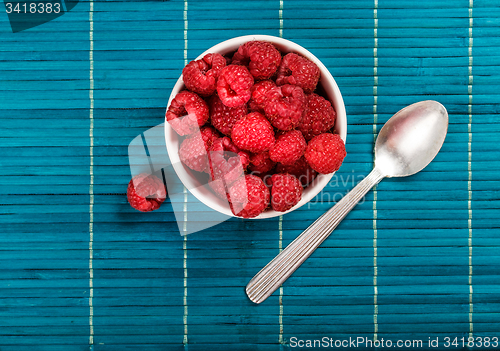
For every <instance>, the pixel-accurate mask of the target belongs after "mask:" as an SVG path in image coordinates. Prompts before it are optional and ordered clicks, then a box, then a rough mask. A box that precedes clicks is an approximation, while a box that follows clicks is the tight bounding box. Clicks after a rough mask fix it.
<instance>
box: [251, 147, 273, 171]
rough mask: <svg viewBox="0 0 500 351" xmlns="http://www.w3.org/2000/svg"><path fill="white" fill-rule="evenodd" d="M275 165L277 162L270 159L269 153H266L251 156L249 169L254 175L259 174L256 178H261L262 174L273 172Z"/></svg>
mask: <svg viewBox="0 0 500 351" xmlns="http://www.w3.org/2000/svg"><path fill="white" fill-rule="evenodd" d="M275 165H276V162H273V161H272V160H271V159H270V158H269V152H267V151H266V152H261V153H260V154H252V155H251V156H250V166H248V169H249V170H250V171H252V173H254V172H255V173H257V174H255V175H256V176H260V175H261V174H264V173H267V172H269V171H271V170H272V169H273V168H274V166H275Z"/></svg>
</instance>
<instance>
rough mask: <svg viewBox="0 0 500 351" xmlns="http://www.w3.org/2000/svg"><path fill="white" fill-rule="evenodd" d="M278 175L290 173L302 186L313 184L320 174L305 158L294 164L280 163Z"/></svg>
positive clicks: (277, 167)
mask: <svg viewBox="0 0 500 351" xmlns="http://www.w3.org/2000/svg"><path fill="white" fill-rule="evenodd" d="M276 173H290V174H292V175H294V176H295V177H297V179H298V180H299V181H300V183H301V184H302V186H306V185H308V184H309V183H311V182H312V181H313V180H314V178H315V177H316V175H317V174H318V173H317V172H316V171H315V170H314V169H312V168H311V166H309V164H308V163H307V161H306V159H305V158H304V156H302V157H301V158H299V159H298V160H297V161H296V162H295V163H294V164H291V165H286V166H285V165H282V164H281V163H278V165H277V166H276Z"/></svg>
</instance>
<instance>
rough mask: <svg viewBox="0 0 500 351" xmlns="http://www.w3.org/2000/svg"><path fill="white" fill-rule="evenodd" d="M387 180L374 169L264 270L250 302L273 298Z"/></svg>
mask: <svg viewBox="0 0 500 351" xmlns="http://www.w3.org/2000/svg"><path fill="white" fill-rule="evenodd" d="M384 177H385V175H384V174H383V173H382V172H381V171H380V170H379V169H378V168H376V167H375V168H374V169H373V170H372V171H371V173H370V174H369V175H368V176H367V177H366V178H365V179H363V180H362V181H361V182H359V183H358V185H356V186H355V187H354V188H353V189H352V190H351V191H350V192H349V193H348V194H347V195H346V196H344V197H343V198H342V199H341V200H340V201H339V202H338V203H337V204H336V205H335V206H333V207H332V208H331V209H329V210H328V211H327V212H326V213H325V214H323V215H322V216H321V217H319V218H318V219H317V220H316V221H315V222H314V223H313V224H311V225H310V226H309V227H308V228H307V229H306V230H305V231H304V232H303V233H302V234H300V235H299V236H298V237H297V238H296V239H295V240H294V241H292V242H291V243H290V245H288V246H287V247H286V248H285V249H284V250H283V251H282V252H281V253H280V254H279V255H278V256H276V257H275V258H274V259H273V260H272V261H271V262H269V263H268V264H267V266H265V267H264V268H262V270H261V271H260V272H259V273H257V274H256V275H255V276H254V277H253V278H252V280H250V282H249V283H248V285H247V287H246V293H247V295H248V297H249V298H250V300H252V301H253V302H255V303H261V302H262V301H264V300H265V299H267V298H268V297H269V296H271V294H272V293H273V292H274V291H275V290H276V289H277V288H278V287H279V286H280V285H281V284H283V282H284V281H285V280H287V279H288V277H290V276H291V275H292V273H293V272H295V270H296V269H297V268H298V267H299V266H300V265H301V264H302V263H303V262H304V261H305V260H306V259H307V258H308V257H309V256H310V255H311V254H312V253H313V252H314V250H316V248H317V247H318V246H319V245H321V243H322V242H323V241H324V240H325V239H326V238H327V237H328V236H329V235H330V234H331V233H332V232H333V230H334V229H335V228H336V227H337V226H338V225H339V223H340V222H341V221H342V220H343V219H344V218H345V216H347V214H348V213H349V212H350V211H351V210H352V209H353V208H354V206H356V204H357V203H358V202H359V200H361V198H362V197H363V196H365V194H366V193H367V192H368V191H370V189H371V188H373V186H375V185H376V184H378V183H379V182H380V181H381V180H382V179H383V178H384Z"/></svg>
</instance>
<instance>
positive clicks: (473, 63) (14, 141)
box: [0, 0, 500, 351]
mask: <svg viewBox="0 0 500 351" xmlns="http://www.w3.org/2000/svg"><path fill="white" fill-rule="evenodd" d="M3 8H4V7H3V6H0V10H2V11H3ZM247 34H268V35H274V36H282V37H284V38H286V39H289V40H292V41H294V42H296V43H298V44H300V45H302V46H304V47H305V48H307V49H308V50H310V51H311V52H312V53H313V54H314V55H316V56H317V57H318V58H319V59H321V60H322V61H323V62H324V64H325V65H326V66H327V67H328V69H329V70H330V72H331V73H332V75H333V76H334V77H335V79H336V81H337V83H338V85H339V87H340V90H341V92H342V94H343V97H344V100H345V105H346V110H347V116H348V136H347V152H348V156H347V157H346V159H345V162H344V164H343V166H342V168H341V169H340V170H339V171H338V172H337V177H336V178H334V179H337V180H338V181H337V182H332V183H330V184H329V185H328V187H327V188H326V189H325V190H324V192H323V194H322V195H321V196H320V197H318V198H317V199H315V200H314V201H313V202H312V203H311V204H310V205H306V206H304V207H302V208H300V209H299V210H297V211H295V212H293V213H291V214H287V215H285V216H283V218H282V219H281V220H280V219H279V218H274V219H269V220H242V219H232V220H230V221H227V222H224V223H221V224H219V225H217V226H214V227H212V228H210V229H207V230H205V231H203V232H199V233H195V234H191V235H188V236H186V237H183V236H181V235H179V229H178V226H177V223H176V222H175V218H174V214H173V211H172V205H171V203H169V202H166V203H165V204H164V205H163V206H162V207H161V209H160V210H158V211H156V212H153V213H147V214H144V213H139V212H136V211H134V210H133V209H132V208H130V206H129V205H128V203H127V200H126V197H125V192H126V187H127V184H128V181H129V180H130V169H129V164H128V151H127V150H128V145H129V143H130V142H131V141H132V140H133V139H134V138H135V137H136V136H138V135H140V134H141V133H142V132H144V131H146V130H148V129H149V128H152V127H154V126H156V125H158V124H160V123H162V122H163V118H164V111H165V107H166V104H167V101H168V97H169V95H170V91H171V89H172V87H173V85H174V84H175V81H176V80H177V78H178V77H179V75H180V73H181V70H182V68H183V66H184V64H185V62H186V60H187V61H189V60H192V59H194V58H195V57H197V56H198V55H199V54H200V53H201V52H203V51H204V50H206V49H207V48H209V47H211V46H213V45H215V44H217V43H219V42H221V41H223V40H226V39H229V38H232V37H236V36H240V35H247ZM0 39H1V40H0V67H1V73H0V126H1V131H2V133H1V135H0V155H1V156H0V175H1V177H0V185H1V186H0V192H1V196H0V203H1V207H0V228H1V229H0V267H1V270H0V350H1V351H25V350H26V351H28V350H29V351H33V350H50V351H71V350H106V351H108V350H109V351H121V350H138V351H142V350H144V351H153V350H168V351H170V350H188V349H189V350H191V351H196V350H203V351H211V350H252V351H259V350H266V351H267V350H273V351H274V350H287V349H290V350H291V349H299V347H298V346H299V345H298V343H297V342H298V341H299V340H303V341H304V340H308V339H309V340H313V339H320V338H323V337H327V338H331V339H332V340H334V341H335V340H341V341H342V340H347V339H349V337H351V338H357V337H363V338H367V339H368V340H370V341H372V340H379V341H380V340H381V339H384V340H391V341H393V342H394V343H396V341H397V340H403V341H405V340H423V347H422V348H420V349H425V346H428V340H429V338H431V340H437V341H438V345H437V347H436V348H433V349H442V350H449V349H455V350H458V349H465V348H466V347H467V345H466V344H467V339H468V338H469V337H473V338H476V339H477V338H482V339H483V346H481V347H480V345H479V344H478V343H476V342H475V343H474V344H473V347H471V349H495V348H494V347H493V346H494V341H493V339H494V338H495V337H496V338H498V337H500V297H499V296H500V295H499V294H500V284H499V281H500V254H499V247H500V211H499V209H500V178H499V177H500V146H499V145H500V123H499V122H498V121H499V118H500V116H499V113H500V107H499V106H500V105H499V97H500V95H499V87H500V83H499V82H500V80H499V78H500V74H499V70H498V68H499V66H500V4H499V3H498V1H494V0H470V1H469V0H458V1H457V0H432V1H431V0H421V1H401V0H370V1H368V0H358V1H347V0H338V1H325V0H313V1H297V0H281V1H280V0H273V1H241V0H234V1H231V2H226V1H215V2H211V1H201V0H185V1H179V0H175V1H174V0H171V1H144V2H139V1H93V2H92V1H90V2H89V0H85V1H80V2H79V3H78V4H77V5H76V6H75V7H74V9H72V10H71V11H70V12H68V13H66V14H64V15H63V16H61V17H58V18H57V19H55V20H53V21H51V22H48V23H45V24H42V25H39V26H37V27H34V28H31V29H27V30H24V31H21V32H18V33H13V32H12V30H11V27H10V24H9V21H8V17H7V15H6V14H5V13H3V12H2V14H0ZM427 99H433V100H437V101H439V102H441V103H442V104H443V105H444V106H445V107H446V108H447V109H448V112H449V118H450V125H449V131H448V136H447V138H446V141H445V144H444V146H443V148H442V150H441V152H440V153H439V154H438V156H437V157H436V159H435V161H434V162H432V163H431V164H430V165H429V166H428V167H427V168H426V169H425V170H424V171H422V172H421V173H419V174H417V175H415V176H412V177H410V178H404V179H387V180H384V181H383V182H382V183H380V185H379V186H378V187H377V189H376V192H370V193H369V194H368V195H367V196H366V197H365V199H364V200H363V201H362V203H360V204H359V205H358V206H357V207H356V208H355V210H354V211H352V212H351V213H350V214H349V215H348V217H347V218H346V219H345V220H344V221H343V222H342V224H341V225H340V226H339V227H338V228H337V229H336V230H335V232H334V233H333V235H332V236H331V237H330V238H328V239H327V240H326V241H325V242H324V243H323V245H322V246H321V248H320V249H318V250H317V251H316V252H315V253H314V254H313V255H312V256H311V257H310V258H309V259H308V260H307V262H305V263H304V264H303V265H302V267H301V268H300V269H299V270H297V271H296V273H295V274H294V275H293V276H292V277H291V278H290V279H289V280H288V281H287V282H286V283H285V284H284V285H283V287H282V288H281V289H279V290H278V291H277V292H276V293H275V294H274V295H273V296H271V297H270V298H269V299H268V300H266V301H265V302H264V303H262V304H261V305H255V304H253V303H252V302H250V301H249V300H248V298H247V297H246V295H245V292H244V286H245V285H246V284H247V282H248V281H249V280H250V279H251V277H252V276H253V275H254V274H255V273H257V272H258V271H259V270H260V269H261V268H262V267H263V266H264V265H265V264H267V263H268V261H269V260H270V259H271V258H273V257H274V256H275V255H276V254H277V253H278V252H279V249H280V248H284V247H285V246H286V245H287V244H288V243H289V242H291V240H293V239H294V238H295V237H296V236H297V235H298V234H300V233H301V232H302V231H303V230H304V229H305V228H306V227H307V226H308V225H309V224H310V223H312V221H313V220H314V219H316V218H317V217H318V216H319V215H320V214H322V213H323V212H324V211H325V210H327V209H328V208H330V207H331V206H332V205H333V204H334V203H335V201H338V200H339V199H340V198H341V196H342V195H343V194H345V193H346V191H348V190H349V189H351V188H352V187H353V186H354V185H355V184H356V182H357V181H359V179H361V177H363V176H364V175H367V174H368V173H369V171H370V170H371V168H372V163H373V154H372V150H373V144H374V137H375V136H376V134H377V133H378V130H380V128H381V127H382V125H383V124H384V123H385V121H387V120H388V119H389V118H390V116H391V115H392V114H394V113H395V112H397V111H398V110H399V109H401V108H403V107H404V106H406V105H409V104H411V103H414V102H417V101H420V100H427ZM158 147H162V145H158ZM186 206H187V213H188V220H190V221H195V220H207V219H206V218H203V213H197V212H196V209H197V206H198V205H197V202H196V200H195V199H193V198H192V197H190V196H188V201H186ZM447 337H448V338H450V339H449V340H451V341H453V340H454V338H457V340H458V341H457V342H458V344H457V345H458V346H452V347H448V348H447V347H446V346H447V345H446V339H445V338H447ZM463 338H465V340H466V341H465V345H464V344H463ZM486 338H491V339H492V340H491V342H492V343H491V344H488V347H486V346H487V345H486V344H484V341H485V340H486ZM476 339H474V340H476ZM497 340H498V339H497ZM499 342H500V341H499ZM471 345H472V344H471ZM498 345H499V344H498V343H497V348H496V349H500V346H498ZM294 346H297V347H294ZM448 346H449V345H448ZM359 348H360V349H363V348H365V349H369V348H370V345H369V344H367V345H364V346H363V345H360V346H359ZM393 348H395V347H393ZM379 349H380V348H379Z"/></svg>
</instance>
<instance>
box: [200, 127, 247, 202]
mask: <svg viewBox="0 0 500 351" xmlns="http://www.w3.org/2000/svg"><path fill="white" fill-rule="evenodd" d="M209 155H210V156H209V165H210V178H211V180H212V183H213V184H212V183H211V187H212V189H214V190H215V192H216V195H218V196H219V197H222V198H224V195H225V187H226V188H227V187H228V186H230V185H231V184H232V183H233V182H234V181H235V180H237V179H238V178H241V177H243V175H244V171H245V169H246V168H247V167H248V163H249V159H250V155H249V154H248V153H247V152H245V151H240V149H238V147H236V145H234V143H233V142H232V141H231V139H229V138H228V137H222V138H219V139H217V140H215V141H214V142H213V144H212V146H211V147H210V153H209ZM221 181H222V183H221Z"/></svg>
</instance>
